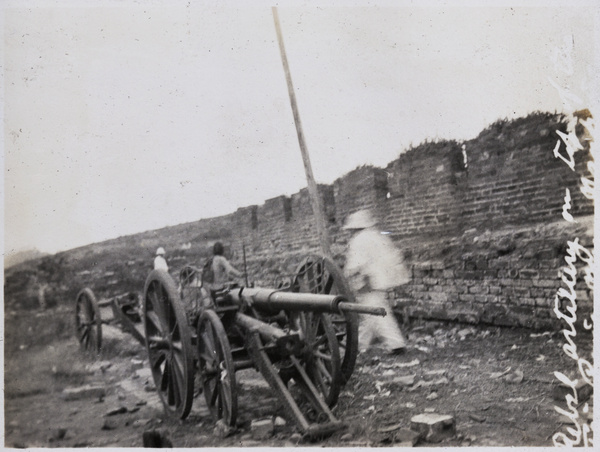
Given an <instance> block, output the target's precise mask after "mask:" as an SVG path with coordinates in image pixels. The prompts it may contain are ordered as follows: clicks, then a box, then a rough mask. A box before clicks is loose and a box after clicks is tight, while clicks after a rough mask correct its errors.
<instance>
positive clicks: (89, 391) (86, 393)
mask: <svg viewBox="0 0 600 452" xmlns="http://www.w3.org/2000/svg"><path fill="white" fill-rule="evenodd" d="M105 396H106V389H105V388H104V386H92V385H85V386H80V387H78V388H65V389H64V390H63V392H62V394H61V395H60V397H61V399H63V400H65V401H70V400H81V399H102V398H104V397H105Z"/></svg>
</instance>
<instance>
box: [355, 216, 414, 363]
mask: <svg viewBox="0 0 600 452" xmlns="http://www.w3.org/2000/svg"><path fill="white" fill-rule="evenodd" d="M375 225H376V222H375V219H374V218H373V216H372V214H371V212H369V211H368V210H361V211H359V212H355V213H353V214H352V215H350V216H349V217H348V220H347V221H346V225H345V226H344V229H348V230H351V231H353V232H354V234H353V236H352V238H351V239H350V243H349V245H348V254H347V259H346V265H345V267H344V273H345V274H346V277H347V278H348V282H349V284H350V287H351V288H352V290H353V291H354V292H355V294H356V298H357V300H358V301H359V302H360V303H364V304H365V305H368V306H374V307H383V308H385V310H386V313H387V315H386V316H385V317H378V316H370V315H363V316H361V317H362V318H361V324H360V328H359V338H358V341H359V346H360V348H361V351H364V350H366V349H368V348H369V346H370V345H371V344H373V342H375V341H376V340H380V341H381V342H382V345H383V346H384V347H385V348H386V349H387V350H388V351H390V352H391V353H394V354H397V353H401V352H403V351H404V350H405V348H406V340H405V338H404V335H403V334H402V331H401V330H400V327H399V326H398V322H397V321H396V318H395V316H394V313H393V312H392V309H391V306H390V303H389V302H388V300H387V290H388V289H391V288H392V287H396V286H400V285H403V284H406V283H408V282H409V280H410V275H409V272H408V269H407V268H406V266H405V265H404V260H403V258H402V255H401V254H400V252H399V251H398V249H397V248H396V247H395V246H394V243H393V242H392V240H391V239H390V238H389V237H387V236H386V235H383V234H381V232H379V231H378V230H377V229H376V228H375Z"/></svg>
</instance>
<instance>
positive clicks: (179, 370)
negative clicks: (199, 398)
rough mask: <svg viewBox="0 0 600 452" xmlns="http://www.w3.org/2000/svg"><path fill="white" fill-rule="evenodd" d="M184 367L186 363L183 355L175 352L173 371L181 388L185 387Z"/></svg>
mask: <svg viewBox="0 0 600 452" xmlns="http://www.w3.org/2000/svg"><path fill="white" fill-rule="evenodd" d="M183 368H184V364H183V360H182V359H181V356H179V354H177V353H175V354H173V370H174V372H173V373H174V375H175V380H176V382H177V386H178V387H179V388H184V387H185V376H184V375H183Z"/></svg>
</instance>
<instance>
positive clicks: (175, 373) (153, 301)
mask: <svg viewBox="0 0 600 452" xmlns="http://www.w3.org/2000/svg"><path fill="white" fill-rule="evenodd" d="M143 314H144V330H145V336H146V349H147V350H148V360H149V362H150V369H151V370H152V377H153V379H154V384H155V385H156V390H157V391H158V395H159V396H160V399H161V400H162V402H163V405H164V406H165V410H166V412H167V413H168V414H169V415H170V416H172V417H176V418H179V419H185V418H186V417H187V415H188V414H189V413H190V409H191V408H192V401H193V394H194V355H193V348H192V341H191V336H190V330H189V327H188V324H187V318H186V316H185V311H184V309H183V307H182V305H181V301H180V300H179V296H178V293H177V287H176V285H175V282H174V281H173V279H172V278H171V276H170V275H169V274H168V273H167V272H166V271H164V270H153V271H152V272H151V273H150V275H148V278H147V280H146V285H145V288H144V303H143Z"/></svg>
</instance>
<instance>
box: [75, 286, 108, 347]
mask: <svg viewBox="0 0 600 452" xmlns="http://www.w3.org/2000/svg"><path fill="white" fill-rule="evenodd" d="M75 327H76V328H77V339H78V340H79V343H80V344H81V347H82V348H83V349H84V350H85V351H86V352H88V353H94V354H98V353H100V350H101V349H102V318H101V317H100V307H99V306H98V301H97V300H96V296H95V295H94V292H92V289H89V288H87V287H86V288H85V289H83V290H82V291H81V292H79V294H77V299H76V303H75Z"/></svg>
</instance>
